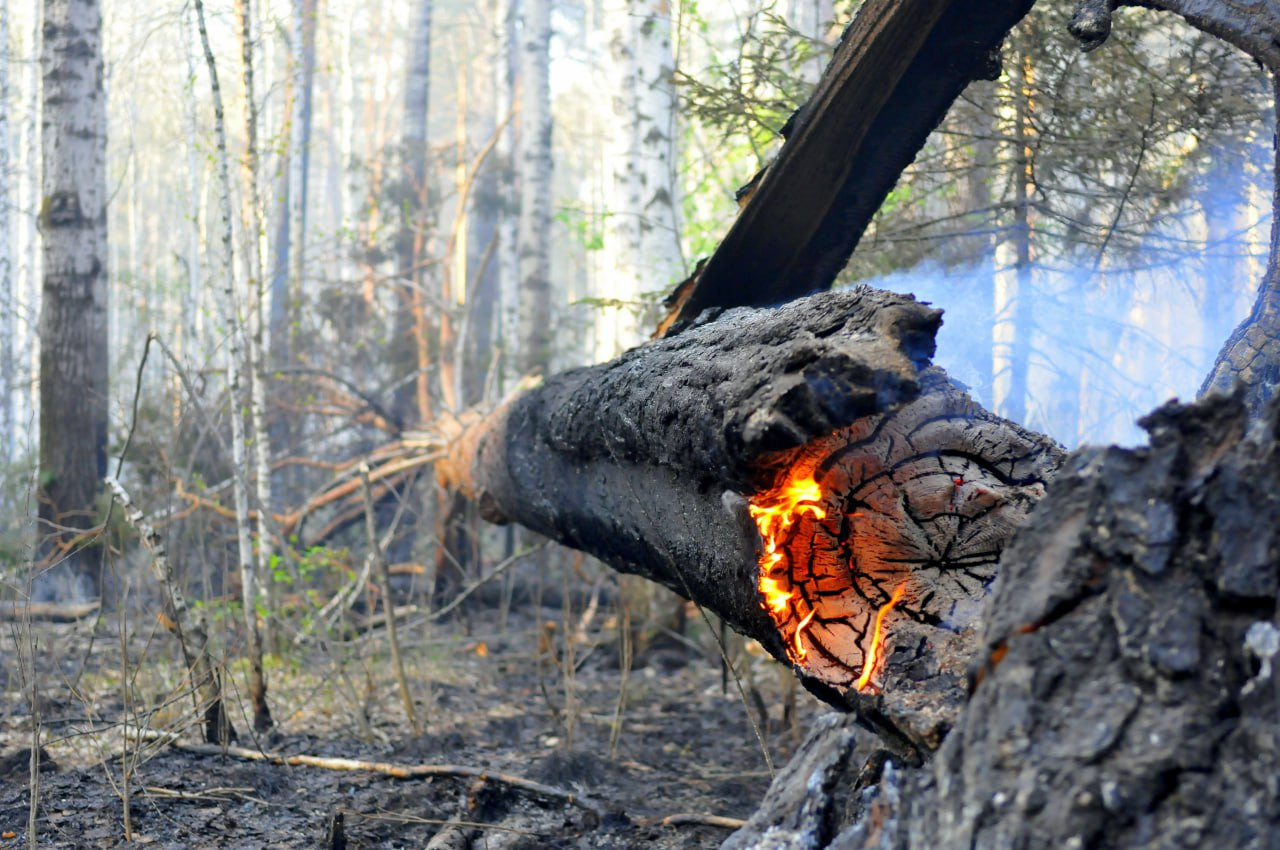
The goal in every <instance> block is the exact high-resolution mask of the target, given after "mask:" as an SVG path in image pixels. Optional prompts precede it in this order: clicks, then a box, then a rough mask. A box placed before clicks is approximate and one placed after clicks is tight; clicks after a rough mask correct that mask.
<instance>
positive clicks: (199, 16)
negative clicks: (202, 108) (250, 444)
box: [195, 0, 272, 732]
mask: <svg viewBox="0 0 1280 850" xmlns="http://www.w3.org/2000/svg"><path fill="white" fill-rule="evenodd" d="M195 10H196V23H197V25H198V26H199V29H200V43H201V46H202V47H203V48H204V58H205V63H206V65H207V66H208V71H209V85H210V87H211V88H212V90H213V112H214V130H215V133H216V137H217V162H216V167H217V170H218V202H219V203H218V206H219V211H220V213H221V217H222V257H221V262H222V266H223V274H224V275H225V283H224V286H223V292H222V305H223V310H224V314H223V320H224V322H225V324H226V327H227V384H228V387H227V392H228V396H229V399H230V409H231V457H232V464H233V466H234V467H235V469H234V474H233V475H232V490H233V492H234V498H235V510H236V542H237V544H238V549H239V551H238V554H239V559H240V585H241V598H242V600H243V605H244V620H245V641H246V644H247V651H248V654H249V669H250V681H249V698H250V701H251V702H252V704H253V728H254V729H256V730H258V731H260V732H261V731H265V730H267V729H269V728H271V726H272V720H271V711H270V709H269V708H268V707H267V681H266V674H265V672H264V670H263V666H262V640H261V635H260V632H259V629H258V601H259V591H258V578H259V576H258V574H257V569H256V565H255V563H254V556H253V543H252V540H251V529H250V524H249V488H248V484H247V482H246V480H245V478H246V477H245V470H246V469H247V468H248V459H247V458H246V457H245V446H246V443H247V440H248V435H247V434H246V433H245V425H244V414H243V402H242V397H243V391H242V387H241V384H240V370H241V357H242V356H243V355H242V351H241V345H242V335H243V333H244V328H243V323H242V322H241V320H240V315H239V312H238V308H237V294H236V285H235V256H234V254H235V251H234V248H233V245H232V233H233V226H232V215H231V175H230V168H229V166H228V160H229V154H228V151H227V129H226V119H225V113H224V111H223V107H222V89H221V87H220V86H219V83H218V68H217V63H216V62H215V61H214V58H213V49H212V47H210V45H209V33H208V30H207V28H206V27H205V16H204V3H203V2H202V0H195Z"/></svg>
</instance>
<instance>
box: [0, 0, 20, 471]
mask: <svg viewBox="0 0 1280 850" xmlns="http://www.w3.org/2000/svg"><path fill="white" fill-rule="evenodd" d="M12 108H13V106H12V98H11V93H10V91H9V5H8V4H7V3H5V4H3V5H0V380H2V381H4V386H3V388H0V464H7V463H8V462H9V461H10V460H11V459H12V457H13V399H12V396H13V391H14V386H13V378H14V369H13V332H14V329H15V327H16V325H17V322H16V321H15V319H14V302H15V300H16V299H14V297H13V295H14V292H13V287H14V280H13V254H12V251H13V240H12V239H11V237H10V224H9V221H10V218H9V207H10V191H9V144H10V132H11V130H10V127H9V116H10V114H11V113H12Z"/></svg>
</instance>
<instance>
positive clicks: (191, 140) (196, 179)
mask: <svg viewBox="0 0 1280 850" xmlns="http://www.w3.org/2000/svg"><path fill="white" fill-rule="evenodd" d="M187 14H189V13H187ZM182 22H183V27H182V43H183V53H184V56H185V59H186V70H187V79H190V80H194V79H195V78H196V57H195V50H196V47H195V45H194V44H192V41H191V36H192V33H193V32H194V31H195V27H194V26H193V23H192V22H191V21H189V20H188V19H187V17H186V14H184V15H183V19H182ZM185 107H186V108H185V112H186V115H185V116H184V117H185V118H186V122H185V124H186V126H185V130H186V143H187V144H186V147H187V192H188V197H187V210H188V212H187V215H186V216H185V218H186V227H185V228H184V229H185V231H186V237H187V245H186V264H187V288H186V291H185V292H183V297H182V317H183V318H182V325H181V328H180V330H179V333H178V342H179V345H178V346H177V347H176V351H177V352H178V356H179V357H183V356H187V357H191V358H192V359H194V358H195V356H196V350H195V347H196V346H197V345H199V344H200V343H201V342H202V336H203V333H202V332H203V330H204V321H203V317H204V310H203V309H201V307H202V304H201V301H202V298H201V289H202V286H203V283H202V278H203V275H202V268H201V254H200V226H201V215H200V213H201V210H202V207H203V205H202V204H201V202H200V197H201V194H202V192H203V190H202V187H201V186H202V182H203V181H202V179H201V178H202V176H203V173H204V165H203V163H204V159H203V158H202V157H201V156H200V149H199V146H198V144H197V140H198V139H199V136H200V121H199V117H198V115H197V110H198V107H197V106H196V102H195V97H193V96H190V95H189V96H188V97H187V99H186V104H185Z"/></svg>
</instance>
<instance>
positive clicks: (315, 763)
mask: <svg viewBox="0 0 1280 850" xmlns="http://www.w3.org/2000/svg"><path fill="white" fill-rule="evenodd" d="M138 732H139V734H142V735H143V736H144V737H155V738H160V739H164V740H166V741H167V742H168V743H169V745H170V746H171V747H173V748H174V749H177V750H182V751H183V752H187V753H194V754H196V755H203V756H231V757H232V758H238V759H244V760H245V761H261V762H266V763H268V764H276V765H284V766H289V767H316V768H320V769H322V770H337V771H366V772H368V773H377V774H380V775H382V776H389V777H391V778H393V779H428V778H431V777H436V776H440V777H452V778H465V779H483V780H485V781H486V782H497V783H500V784H502V785H506V786H508V787H510V788H516V789H519V790H521V791H526V792H528V793H530V794H534V795H536V796H539V797H543V798H545V799H548V800H558V801H560V802H563V803H566V804H568V805H571V806H575V807H577V808H579V809H582V810H583V811H587V812H591V813H592V814H595V815H598V816H603V814H604V812H603V810H602V809H601V808H600V806H599V804H597V803H595V802H594V801H592V800H590V799H589V798H587V797H584V796H582V795H581V794H575V793H573V792H572V791H568V790H566V789H564V788H557V787H555V786H554V785H544V784H543V783H541V782H535V781H534V780H532V779H525V778H524V777H522V776H515V775H513V774H510V773H501V772H499V771H494V770H485V769H483V768H479V767H470V766H468V765H463V764H412V765H410V764H395V763H393V762H385V761H362V760H360V759H348V758H334V757H326V756H309V755H304V754H297V755H285V754H283V753H271V752H266V751H263V750H253V749H249V748H248V747H238V746H234V745H228V746H219V745H217V744H195V743H190V742H187V741H183V740H181V739H179V738H175V737H173V736H171V735H165V734H164V733H156V732H150V731H149V730H138Z"/></svg>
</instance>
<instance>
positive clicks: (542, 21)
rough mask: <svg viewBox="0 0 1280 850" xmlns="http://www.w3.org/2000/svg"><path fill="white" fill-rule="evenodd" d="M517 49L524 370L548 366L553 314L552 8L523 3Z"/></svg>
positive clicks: (539, 1)
mask: <svg viewBox="0 0 1280 850" xmlns="http://www.w3.org/2000/svg"><path fill="white" fill-rule="evenodd" d="M521 38H522V40H523V46H522V48H521V51H520V144H521V148H522V150H521V191H520V219H519V222H518V225H517V230H518V233H517V242H518V245H519V249H518V250H519V278H520V296H519V297H520V317H519V321H520V341H521V343H522V344H523V346H524V349H523V351H522V352H521V354H522V358H521V362H522V364H523V368H524V371H526V372H542V373H545V372H546V371H547V370H548V369H549V368H550V364H551V357H552V353H553V352H552V340H553V339H554V336H553V327H552V322H553V321H554V311H553V309H552V304H551V300H552V293H553V289H552V286H551V257H550V244H549V243H550V239H551V168H552V163H551V90H550V82H549V70H550V62H551V48H550V45H551V7H550V2H549V0H525V2H524V30H523V32H522V34H521Z"/></svg>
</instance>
